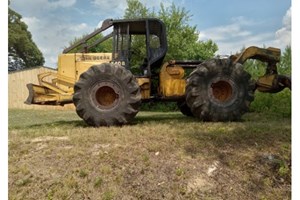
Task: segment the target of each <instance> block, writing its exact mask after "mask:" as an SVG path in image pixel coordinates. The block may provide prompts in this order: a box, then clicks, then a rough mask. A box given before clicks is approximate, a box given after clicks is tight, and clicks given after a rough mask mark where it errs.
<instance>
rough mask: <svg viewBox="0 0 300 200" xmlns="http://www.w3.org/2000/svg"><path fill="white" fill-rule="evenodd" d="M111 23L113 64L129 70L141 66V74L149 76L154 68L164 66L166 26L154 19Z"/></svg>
mask: <svg viewBox="0 0 300 200" xmlns="http://www.w3.org/2000/svg"><path fill="white" fill-rule="evenodd" d="M112 23H113V54H112V61H113V62H118V63H120V64H121V65H122V66H124V67H125V68H127V69H130V68H131V67H133V66H135V67H136V65H138V66H139V68H140V75H143V76H146V77H150V76H151V74H152V73H153V72H154V69H156V68H159V67H160V66H161V64H162V62H163V59H164V57H165V55H166V52H167V38H166V30H165V26H164V25H163V23H162V22H161V21H160V20H158V19H154V18H153V19H138V20H136V19H133V20H114V21H113V22H112ZM143 47H144V48H143ZM151 70H152V71H151Z"/></svg>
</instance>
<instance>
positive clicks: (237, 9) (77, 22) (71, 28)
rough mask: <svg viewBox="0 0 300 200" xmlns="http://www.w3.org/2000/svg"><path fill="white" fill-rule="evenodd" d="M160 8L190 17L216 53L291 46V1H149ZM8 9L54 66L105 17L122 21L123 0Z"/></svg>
mask: <svg viewBox="0 0 300 200" xmlns="http://www.w3.org/2000/svg"><path fill="white" fill-rule="evenodd" d="M141 2H143V3H146V5H147V7H149V8H153V9H155V10H158V9H159V5H160V3H163V4H164V5H165V6H169V5H171V3H172V2H174V3H175V4H176V5H177V6H181V7H185V8H186V9H187V10H188V11H189V12H190V14H191V15H192V20H191V25H196V26H197V30H198V31H199V32H200V34H199V38H200V39H201V40H207V39H212V40H213V41H214V42H216V43H217V45H218V47H219V51H218V52H217V53H218V54H232V53H236V52H237V51H239V50H240V49H241V48H243V47H247V46H250V45H256V46H260V47H262V46H267V47H268V46H274V47H279V48H281V49H282V50H284V48H285V47H286V46H287V45H290V44H291V1H290V0H252V1H248V0H247V1H246V0H230V1H224V0H174V1H171V0H156V1H155V0H152V1H146V0H141ZM10 7H11V8H12V9H14V10H15V11H17V12H18V13H20V14H21V15H22V16H23V20H24V21H25V22H26V24H27V25H28V28H29V31H30V32H31V33H32V37H33V40H34V41H35V43H36V44H37V45H38V47H39V48H40V50H41V51H42V52H43V55H44V57H45V61H46V63H45V66H48V67H53V68H56V63H57V57H58V54H60V53H61V52H62V50H63V49H64V48H65V47H67V46H68V45H69V42H70V41H72V40H73V39H74V38H75V37H80V36H82V34H86V33H90V32H92V31H93V30H94V29H95V28H96V27H98V26H100V25H101V22H102V21H103V20H104V19H106V18H122V16H123V15H124V11H125V8H126V0H116V1H112V0H12V1H11V5H10Z"/></svg>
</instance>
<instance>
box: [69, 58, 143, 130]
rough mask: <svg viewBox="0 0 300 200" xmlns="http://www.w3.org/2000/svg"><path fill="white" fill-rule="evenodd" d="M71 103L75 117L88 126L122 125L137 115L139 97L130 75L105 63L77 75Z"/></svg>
mask: <svg viewBox="0 0 300 200" xmlns="http://www.w3.org/2000/svg"><path fill="white" fill-rule="evenodd" d="M73 102H74V104H75V106H76V112H77V114H78V116H79V117H81V118H82V119H83V120H84V121H85V122H86V123H87V124H89V125H91V126H112V125H122V124H127V123H129V122H130V121H131V120H132V119H133V118H134V117H135V115H136V114H137V113H138V111H139V105H140V103H141V94H140V89H139V85H138V83H137V81H136V79H135V78H134V77H133V75H132V73H131V72H130V71H128V70H126V69H125V68H124V67H122V66H119V65H116V64H110V63H104V64H100V65H94V66H92V67H91V68H89V69H88V70H87V71H86V72H84V73H82V74H81V75H80V78H79V80H78V81H77V82H76V84H75V86H74V95H73Z"/></svg>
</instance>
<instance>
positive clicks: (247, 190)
mask: <svg viewBox="0 0 300 200" xmlns="http://www.w3.org/2000/svg"><path fill="white" fill-rule="evenodd" d="M8 148H9V181H8V184H9V199H199V198H200V199H290V198H291V119H290V116H287V115H278V114H276V113H275V114H274V113H273V112H260V113H248V114H246V115H244V117H243V120H242V121H241V122H229V123H220V122H219V123H209V122H206V123H204V122H200V121H197V120H196V119H193V118H189V117H185V116H183V115H182V114H181V113H179V112H140V113H139V114H138V115H137V117H136V118H135V120H134V121H133V122H132V124H130V125H126V126H122V127H100V128H93V127H89V126H87V125H86V124H85V123H84V122H83V121H82V120H81V119H80V118H79V117H78V116H77V115H76V113H75V111H34V110H9V141H8ZM209 171H210V172H209Z"/></svg>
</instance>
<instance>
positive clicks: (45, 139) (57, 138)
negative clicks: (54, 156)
mask: <svg viewBox="0 0 300 200" xmlns="http://www.w3.org/2000/svg"><path fill="white" fill-rule="evenodd" d="M53 140H70V139H69V137H67V136H63V137H52V136H43V137H37V138H34V139H33V140H31V141H30V142H32V143H36V142H48V141H53Z"/></svg>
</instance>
